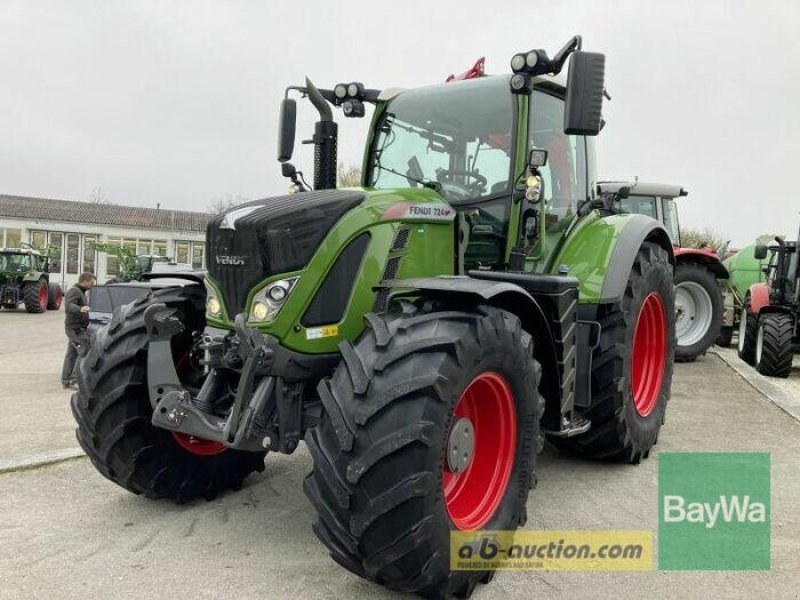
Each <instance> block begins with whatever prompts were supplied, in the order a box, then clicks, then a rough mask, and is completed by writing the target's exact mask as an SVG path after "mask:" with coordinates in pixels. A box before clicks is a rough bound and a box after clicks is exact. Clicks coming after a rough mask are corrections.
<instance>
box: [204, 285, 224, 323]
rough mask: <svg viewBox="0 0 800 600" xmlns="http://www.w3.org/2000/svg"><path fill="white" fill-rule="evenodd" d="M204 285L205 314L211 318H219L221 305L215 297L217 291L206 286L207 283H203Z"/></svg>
mask: <svg viewBox="0 0 800 600" xmlns="http://www.w3.org/2000/svg"><path fill="white" fill-rule="evenodd" d="M204 285H205V286H206V314H208V315H210V316H212V317H219V316H221V315H222V304H220V301H219V299H218V297H217V291H216V290H215V289H214V288H212V287H211V286H210V285H209V284H208V281H205V282H204Z"/></svg>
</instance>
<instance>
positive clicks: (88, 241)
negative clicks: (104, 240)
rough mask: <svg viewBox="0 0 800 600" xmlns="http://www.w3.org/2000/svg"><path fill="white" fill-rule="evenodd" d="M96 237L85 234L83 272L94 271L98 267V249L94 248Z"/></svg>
mask: <svg viewBox="0 0 800 600" xmlns="http://www.w3.org/2000/svg"><path fill="white" fill-rule="evenodd" d="M95 241H96V238H94V237H92V236H88V235H85V236H83V269H82V270H83V272H84V273H94V270H95V268H96V267H97V250H95V249H94V243H95Z"/></svg>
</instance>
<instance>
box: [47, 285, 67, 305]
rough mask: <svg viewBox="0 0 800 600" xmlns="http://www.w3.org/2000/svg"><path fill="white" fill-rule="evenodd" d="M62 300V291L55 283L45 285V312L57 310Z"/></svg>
mask: <svg viewBox="0 0 800 600" xmlns="http://www.w3.org/2000/svg"><path fill="white" fill-rule="evenodd" d="M63 300H64V291H63V290H62V289H61V286H60V285H58V284H57V283H52V282H51V283H48V284H47V310H58V309H59V308H61V303H62V302H63Z"/></svg>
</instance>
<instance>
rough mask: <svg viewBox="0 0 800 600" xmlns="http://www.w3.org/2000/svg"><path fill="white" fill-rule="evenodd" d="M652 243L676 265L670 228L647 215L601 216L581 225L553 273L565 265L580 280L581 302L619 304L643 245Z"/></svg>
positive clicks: (563, 248) (564, 247)
mask: <svg viewBox="0 0 800 600" xmlns="http://www.w3.org/2000/svg"><path fill="white" fill-rule="evenodd" d="M645 241H651V242H654V243H656V244H658V245H659V246H661V247H662V248H664V249H665V250H666V251H667V252H668V253H669V259H670V262H671V263H672V264H673V265H674V264H675V255H674V252H673V248H672V242H671V240H670V237H669V234H668V233H667V231H666V229H664V227H663V226H662V225H661V223H659V222H658V221H656V220H655V219H652V218H650V217H647V216H645V215H629V214H621V215H611V216H605V217H601V216H600V215H599V214H597V213H593V214H592V215H590V216H588V217H587V218H586V219H584V221H583V222H582V223H579V224H578V226H577V228H576V229H575V231H574V232H573V234H572V235H570V236H569V237H568V238H567V240H566V241H565V243H564V245H563V246H562V247H561V250H560V251H559V253H558V256H557V257H556V260H555V261H554V262H553V272H557V271H558V270H559V268H560V267H561V266H562V265H566V266H567V267H569V274H570V275H572V276H573V277H577V278H578V280H579V281H580V302H581V303H582V304H586V303H592V304H602V303H612V302H619V301H621V300H622V296H623V295H624V294H625V287H626V286H627V284H628V277H629V275H630V272H631V268H633V262H634V260H635V259H636V254H637V252H638V251H639V248H641V247H642V243H643V242H645Z"/></svg>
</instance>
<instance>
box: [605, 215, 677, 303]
mask: <svg viewBox="0 0 800 600" xmlns="http://www.w3.org/2000/svg"><path fill="white" fill-rule="evenodd" d="M645 241H652V242H654V243H656V244H658V245H659V246H661V247H662V248H664V249H665V250H666V251H667V252H668V253H669V260H670V263H671V264H672V266H673V267H674V266H675V252H674V248H673V246H672V241H671V240H670V237H669V234H668V233H667V230H666V229H664V227H663V226H662V225H661V224H660V223H659V222H658V221H656V220H655V219H651V218H650V217H647V216H645V215H630V219H629V220H628V223H627V224H626V225H625V228H624V229H623V230H622V233H621V234H620V236H619V238H618V239H617V242H616V244H615V246H614V250H613V251H612V253H611V260H610V262H609V264H608V270H607V271H606V277H605V280H604V281H603V286H602V289H601V293H600V303H614V302H620V301H622V297H623V295H624V294H625V288H626V286H627V285H628V277H629V275H630V272H631V269H632V268H633V263H634V261H635V260H636V255H637V253H638V252H639V248H641V247H642V243H643V242H645Z"/></svg>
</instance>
